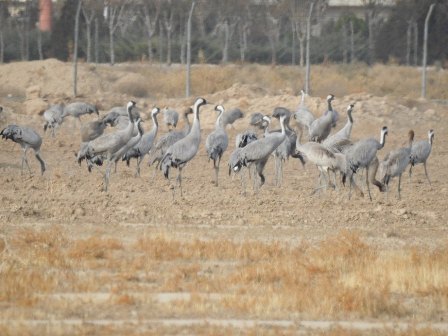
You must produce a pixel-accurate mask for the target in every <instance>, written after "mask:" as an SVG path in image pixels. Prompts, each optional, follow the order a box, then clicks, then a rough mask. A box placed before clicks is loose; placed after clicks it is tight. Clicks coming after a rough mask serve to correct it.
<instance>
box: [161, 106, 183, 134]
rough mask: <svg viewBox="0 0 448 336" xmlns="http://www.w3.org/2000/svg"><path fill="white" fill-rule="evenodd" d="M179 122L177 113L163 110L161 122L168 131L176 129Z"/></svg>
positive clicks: (167, 109)
mask: <svg viewBox="0 0 448 336" xmlns="http://www.w3.org/2000/svg"><path fill="white" fill-rule="evenodd" d="M178 121H179V113H177V111H175V110H172V109H169V108H168V107H165V108H164V110H163V122H164V123H165V125H166V126H167V127H168V131H171V130H172V129H173V128H176V126H177V122H178Z"/></svg>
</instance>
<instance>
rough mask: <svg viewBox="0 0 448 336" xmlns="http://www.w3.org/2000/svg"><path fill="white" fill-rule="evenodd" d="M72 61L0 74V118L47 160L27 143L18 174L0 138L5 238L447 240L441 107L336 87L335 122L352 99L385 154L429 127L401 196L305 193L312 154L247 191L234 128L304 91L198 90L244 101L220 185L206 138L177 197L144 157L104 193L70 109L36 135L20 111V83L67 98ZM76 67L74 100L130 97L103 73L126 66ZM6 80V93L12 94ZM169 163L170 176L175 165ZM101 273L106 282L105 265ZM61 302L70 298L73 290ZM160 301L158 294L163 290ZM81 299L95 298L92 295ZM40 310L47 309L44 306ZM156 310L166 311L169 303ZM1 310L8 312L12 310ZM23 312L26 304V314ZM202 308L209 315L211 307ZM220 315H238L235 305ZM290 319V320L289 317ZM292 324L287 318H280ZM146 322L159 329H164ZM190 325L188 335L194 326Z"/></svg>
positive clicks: (230, 101) (363, 132)
mask: <svg viewBox="0 0 448 336" xmlns="http://www.w3.org/2000/svg"><path fill="white" fill-rule="evenodd" d="M69 69H70V67H69V65H66V64H60V63H59V62H56V61H54V62H53V63H52V62H50V61H46V62H30V63H15V64H9V65H2V66H0V78H1V79H2V82H4V83H6V85H5V87H4V88H3V89H2V92H1V94H2V97H0V104H1V105H2V106H4V108H5V110H4V112H3V113H2V114H1V115H0V126H1V127H2V128H3V127H4V126H5V125H7V124H10V123H18V124H21V125H28V126H31V127H34V128H35V129H36V130H38V132H39V133H40V134H41V135H42V136H43V139H44V143H43V146H42V156H43V158H44V159H45V161H46V163H47V168H48V170H47V171H46V172H45V174H44V176H39V174H38V171H39V169H38V167H39V166H38V162H37V161H36V160H35V159H34V157H33V155H32V153H31V151H30V153H29V154H28V155H29V161H30V164H31V166H32V169H33V172H34V174H33V175H32V176H30V175H29V174H28V173H27V172H25V174H23V175H21V172H20V159H21V154H22V152H21V150H20V147H19V146H18V145H17V144H14V143H12V142H10V141H6V142H5V141H2V142H1V146H0V186H1V187H0V191H1V192H0V199H1V200H0V204H1V207H0V222H1V223H2V224H1V225H0V237H2V238H3V239H4V240H5V241H6V242H7V241H8V239H9V238H10V237H15V236H17V234H18V233H20V230H22V229H23V228H28V229H32V230H37V231H39V230H42V229H45V228H47V229H48V228H54V227H57V228H58V230H61V233H62V234H63V235H65V236H67V237H70V238H71V239H73V240H77V239H78V240H79V239H86V238H89V237H92V236H95V237H101V238H104V239H106V238H112V239H116V240H117V241H119V242H120V243H122V244H124V245H125V246H126V245H128V244H134V243H135V242H136V241H137V240H138V239H139V238H141V237H154V236H164V237H169V239H172V240H179V241H194V240H222V239H228V240H231V241H234V242H246V241H253V240H254V241H260V242H266V243H272V242H280V243H281V244H287V245H290V246H298V245H300V244H303V243H307V244H311V245H314V244H318V243H319V242H322V241H324V240H326V239H328V238H330V237H334V236H336V235H338V234H339V233H340V232H341V231H350V232H356V233H357V234H358V235H359V236H360V237H361V238H362V240H363V241H364V242H366V243H367V244H368V245H370V246H374V247H375V248H379V249H381V250H386V251H389V250H390V251H394V250H400V249H404V248H410V247H414V248H416V249H423V250H435V249H437V248H439V247H441V246H446V244H447V243H448V226H447V223H448V212H447V206H448V203H447V199H448V182H447V179H446V173H447V164H448V151H447V149H446V148H448V130H447V127H448V107H447V106H446V105H443V104H440V103H434V102H430V101H425V100H418V99H411V98H401V97H392V96H384V97H376V96H372V95H370V94H368V93H355V94H351V95H346V96H343V97H336V100H335V104H334V105H335V108H336V109H337V110H338V111H339V112H340V114H341V120H340V121H339V123H338V126H337V128H338V129H339V128H340V127H342V126H343V125H344V124H345V120H346V118H345V113H344V111H345V109H346V106H347V105H348V103H350V102H356V105H355V109H354V112H353V117H354V120H355V124H354V127H353V133H352V138H353V139H361V138H364V137H370V136H373V137H379V133H380V129H381V127H382V126H383V125H387V126H388V127H389V136H388V138H387V142H386V146H385V148H384V149H383V150H381V152H380V153H379V158H380V159H381V158H382V157H384V156H385V155H386V154H387V153H388V152H389V151H390V150H391V149H393V148H397V147H399V146H401V145H402V144H403V143H405V141H406V136H407V132H408V130H409V129H413V130H414V131H415V134H416V138H417V140H420V139H427V132H428V130H429V129H434V130H435V140H434V146H433V151H432V153H431V157H430V159H429V161H428V171H429V174H430V177H431V180H432V187H430V186H429V184H428V183H427V181H426V179H425V175H424V172H423V166H417V167H416V168H415V169H414V175H413V178H412V181H409V179H408V175H407V173H406V174H405V176H403V181H402V199H401V200H398V199H397V196H396V181H394V182H393V183H392V186H391V190H390V193H389V195H388V196H387V195H386V194H384V193H380V192H379V191H378V190H376V189H373V188H372V197H373V201H370V200H369V199H368V198H367V197H363V198H362V197H360V196H358V195H354V196H353V197H352V199H351V200H349V199H348V189H347V188H344V187H342V186H341V188H340V190H330V189H329V190H327V191H324V192H322V193H320V194H316V195H313V196H311V195H310V194H311V192H312V191H313V188H314V186H315V184H316V179H317V176H318V172H317V169H316V167H314V166H312V165H311V164H307V165H306V166H305V168H303V167H302V166H301V164H300V162H299V161H297V160H294V159H290V160H289V161H288V162H286V163H285V165H284V178H283V186H282V187H276V186H274V184H273V162H269V164H268V166H267V168H266V173H267V174H266V177H267V183H266V184H265V185H264V186H263V187H262V188H261V190H260V191H259V192H258V193H254V192H253V191H252V189H251V188H250V185H249V188H248V193H247V194H246V195H243V194H242V193H241V183H240V180H239V178H238V176H235V177H229V175H228V168H227V160H228V156H229V154H230V152H231V151H232V150H233V149H234V146H235V145H234V142H235V141H234V140H235V136H236V134H237V133H238V132H241V131H243V130H245V129H247V128H248V116H249V115H250V114H251V113H252V112H258V111H260V112H263V113H267V114H269V113H271V112H272V110H273V109H274V108H275V107H277V106H284V107H287V108H290V109H291V110H294V109H295V108H296V107H297V105H298V102H299V98H298V97H297V96H294V95H292V94H290V93H279V92H274V93H273V92H268V91H266V90H264V89H263V88H260V87H258V86H257V85H256V83H254V84H253V85H243V84H235V85H233V86H232V87H230V88H228V89H226V90H223V91H219V92H216V93H213V94H208V93H204V95H203V96H204V97H205V98H206V99H207V100H209V101H210V102H211V103H213V104H218V103H219V104H223V105H224V106H225V107H226V108H232V107H240V108H241V109H242V110H243V111H244V112H245V114H246V118H245V119H243V120H239V121H237V122H235V124H234V128H228V134H229V136H230V146H229V150H228V151H227V152H226V153H225V154H224V157H223V160H222V169H221V171H220V175H219V178H220V185H219V187H216V186H215V185H214V184H213V183H212V177H213V170H212V163H211V162H208V160H207V157H206V153H205V148H204V145H203V144H202V145H201V148H200V151H199V153H198V155H197V156H196V157H195V158H194V160H192V161H191V162H190V163H189V164H188V166H187V167H186V168H185V169H184V175H183V177H184V179H183V187H184V197H180V195H179V194H176V196H175V199H174V200H173V198H172V190H171V189H170V183H169V182H168V181H167V180H165V179H164V178H163V176H162V174H161V173H160V172H159V171H158V172H157V173H156V175H155V176H153V175H154V168H153V167H150V168H148V167H147V165H146V162H145V164H144V165H143V169H142V175H141V177H140V178H135V177H134V169H135V162H133V163H132V164H131V167H130V168H128V167H126V166H125V165H124V164H123V163H120V164H119V166H118V171H117V173H115V174H112V176H111V183H110V190H109V192H107V193H105V192H103V191H102V171H103V168H100V169H98V170H94V171H93V172H92V173H90V174H89V173H88V172H87V169H86V167H85V165H84V164H83V165H82V166H81V167H80V166H78V164H77V163H76V160H75V153H76V152H77V151H78V149H79V144H80V134H79V131H80V129H79V124H78V123H77V122H75V121H74V120H69V119H68V120H67V121H66V122H65V123H64V124H63V125H62V127H61V128H60V129H59V130H58V131H57V135H56V138H52V137H51V136H50V134H43V130H42V125H43V120H42V117H41V116H40V115H25V114H23V113H24V111H23V109H22V107H21V106H22V104H23V103H24V101H25V99H26V98H25V91H26V89H27V87H29V86H31V85H39V86H41V97H43V98H44V99H45V100H47V101H48V102H55V101H60V100H65V101H68V100H70V99H69V97H70V94H71V87H70V80H69V77H70V75H69V74H70V72H69ZM80 69H81V70H80V87H81V89H80V91H81V92H82V95H83V97H80V98H78V99H77V100H85V101H93V102H97V103H99V104H100V106H101V114H104V113H106V112H107V109H108V108H110V107H112V106H114V105H116V104H118V103H121V104H125V103H126V101H127V100H129V99H130V98H132V97H131V96H128V95H125V94H121V95H119V94H117V93H114V91H113V85H112V83H110V81H108V80H107V78H109V77H110V78H114V79H115V80H118V79H119V78H121V77H122V76H125V74H122V72H123V70H122V69H119V70H109V69H107V70H103V69H96V70H94V69H93V68H89V67H88V66H87V65H83V66H81V68H80ZM105 73H106V75H105ZM106 77H107V78H106ZM131 77H132V76H131ZM5 78H7V79H8V80H7V82H5ZM403 80H406V79H405V78H403ZM8 90H9V91H11V92H10V93H8ZM8 94H9V96H8ZM323 98H324V97H310V98H309V99H308V100H307V103H308V105H309V106H310V108H311V109H312V110H313V111H314V112H315V113H317V114H320V113H321V112H323V111H324V109H325V101H324V99H323ZM137 101H138V104H139V106H140V107H141V108H142V110H143V111H144V113H145V115H146V118H147V117H148V115H149V111H150V108H151V107H152V106H153V105H158V106H161V107H162V106H164V105H169V106H170V107H173V108H176V109H178V110H181V109H182V108H183V107H185V106H188V105H190V104H191V102H192V100H191V99H182V98H177V99H176V98H170V99H168V98H161V99H160V100H155V99H153V98H138V100H137ZM213 106H214V105H207V106H206V107H204V108H203V110H202V111H201V126H202V139H203V141H202V143H204V142H205V138H206V136H207V135H208V133H210V132H211V131H212V129H213V123H214V121H215V118H216V114H215V112H214V111H213ZM93 119H94V116H84V117H83V118H82V121H83V122H87V121H90V120H93ZM161 119H162V118H160V120H161ZM150 124H151V123H150V121H149V120H147V122H146V123H145V125H144V127H145V128H146V129H149V128H150V127H151V126H150ZM161 124H162V125H161V128H160V132H159V135H160V134H163V133H165V132H166V127H165V126H164V125H163V123H161ZM178 127H183V125H182V124H181V125H179V126H178ZM145 161H146V160H145ZM271 161H272V160H271ZM172 173H173V175H172V178H174V177H175V173H176V171H172ZM1 242H2V241H1V240H0V243H1ZM0 248H1V245H0ZM180 263H181V261H180ZM201 267H202V265H201ZM110 271H114V270H113V269H110ZM98 281H101V277H100V275H98ZM53 299H54V300H56V299H57V298H53ZM53 299H52V300H53ZM59 299H60V298H59ZM65 300H66V302H67V303H66V304H67V305H70V302H71V299H67V298H65ZM151 300H153V299H151ZM157 300H159V301H161V300H162V301H163V300H165V297H159V298H158V299H157ZM176 300H188V298H176V299H173V300H171V299H168V300H166V301H164V304H165V305H169V304H170V303H172V302H177V301H176ZM211 300H213V299H211ZM75 301H76V302H77V303H76V305H78V304H79V302H82V301H83V300H82V299H79V298H77V299H76V300H75ZM85 302H86V304H87V302H92V301H91V299H89V298H87V299H86V301H85ZM0 303H1V302H0ZM159 303H160V302H159ZM11 309H14V304H9V305H8V304H5V305H3V306H0V315H1V314H2V313H1V311H2V310H3V313H5V312H6V310H8V311H11ZM17 309H19V310H23V309H24V308H17ZM27 309H32V308H27ZM27 309H25V310H24V311H26V310H27ZM39 309H40V310H39V311H41V312H43V311H44V308H43V307H42V306H41V307H40V308H39ZM79 309H80V308H78V310H79ZM120 311H121V313H122V314H123V315H122V317H121V318H122V319H124V320H126V319H129V320H132V319H137V318H138V314H139V313H138V312H139V307H138V305H137V306H133V307H132V308H130V309H124V310H120ZM163 311H165V312H168V311H169V309H163ZM135 312H137V313H135ZM86 314H87V315H89V313H86ZM3 315H4V318H6V316H8V314H3ZM19 315H20V314H19ZM37 315H39V316H38V317H36V318H37V319H45V320H46V319H51V317H50V315H49V314H46V313H41V314H37ZM98 315H101V316H98V317H97V315H96V314H91V315H89V318H90V319H94V318H97V319H100V320H101V319H106V320H107V319H108V316H107V314H106V316H102V314H98ZM162 315H163V314H162ZM24 316H29V314H28V313H24ZM31 316H32V315H31ZM31 316H29V317H27V318H30V317H31ZM157 317H158V318H160V319H161V318H179V319H184V318H188V317H190V316H188V314H187V315H186V316H183V315H173V316H171V315H170V314H168V315H166V316H157ZM193 317H194V316H193ZM199 317H205V318H206V317H207V314H206V313H205V314H204V315H203V316H199ZM226 317H228V318H231V319H238V318H239V316H234V315H232V316H226ZM246 317H247V316H243V318H246ZM440 317H443V318H448V316H447V315H446V311H445V313H441V314H437V318H436V319H435V320H431V321H430V322H433V323H437V322H440V319H439V318H440ZM16 318H17V316H16ZM60 318H63V316H60ZM81 318H82V317H81ZM286 319H287V320H289V317H286ZM386 319H387V318H386ZM280 320H282V319H281V318H280ZM381 320H382V319H381V318H380V319H379V321H381ZM111 323H112V322H111ZM170 326H172V325H170ZM211 326H213V323H211ZM90 327H91V326H90ZM167 327H168V326H167ZM209 327H210V325H209ZM237 327H239V325H237ZM279 327H282V326H279ZM290 327H291V326H290V325H289V324H288V323H286V325H285V328H290ZM112 329H113V328H112ZM143 329H144V328H143ZM324 329H325V328H324ZM0 330H1V329H0ZM8 330H9V331H11V330H12V329H11V330H10V329H8ZM62 330H64V329H63V328H62ZM86 330H88V329H86ZM161 330H163V329H161ZM167 330H168V329H167ZM72 331H73V330H72ZM134 331H135V330H134ZM153 331H155V332H156V333H157V331H159V332H160V329H154V330H153ZM177 331H179V330H178V329H176V330H175V331H174V332H173V333H176V332H177ZM190 331H191V332H192V333H195V329H192V330H190ZM196 331H197V330H196ZM135 332H136V333H138V331H135ZM62 333H63V332H62ZM75 333H76V330H75ZM217 333H219V331H218V332H217Z"/></svg>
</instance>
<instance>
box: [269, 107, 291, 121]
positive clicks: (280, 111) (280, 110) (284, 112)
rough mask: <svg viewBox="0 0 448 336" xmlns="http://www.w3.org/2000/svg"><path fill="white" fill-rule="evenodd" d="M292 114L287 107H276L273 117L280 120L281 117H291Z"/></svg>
mask: <svg viewBox="0 0 448 336" xmlns="http://www.w3.org/2000/svg"><path fill="white" fill-rule="evenodd" d="M290 115H291V112H290V111H289V110H288V109H287V108H286V107H276V108H275V109H274V112H273V113H272V117H274V118H277V119H279V118H280V117H281V116H285V117H289V116H290Z"/></svg>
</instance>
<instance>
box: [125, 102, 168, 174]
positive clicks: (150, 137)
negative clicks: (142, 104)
mask: <svg viewBox="0 0 448 336" xmlns="http://www.w3.org/2000/svg"><path fill="white" fill-rule="evenodd" d="M159 113H160V109H159V108H158V107H154V108H153V109H152V111H151V119H152V129H151V130H150V131H149V132H147V133H145V134H143V136H142V138H141V139H140V141H139V142H138V144H136V145H135V146H134V147H132V148H131V149H129V150H128V151H127V152H126V154H125V155H124V156H123V161H126V164H127V165H128V166H129V161H130V160H131V159H132V158H137V167H136V170H135V176H140V164H141V163H142V161H143V159H144V157H145V155H146V154H148V152H149V151H150V150H151V147H152V145H153V143H154V140H155V138H156V136H157V131H158V129H159V123H158V122H157V115H158V114H159Z"/></svg>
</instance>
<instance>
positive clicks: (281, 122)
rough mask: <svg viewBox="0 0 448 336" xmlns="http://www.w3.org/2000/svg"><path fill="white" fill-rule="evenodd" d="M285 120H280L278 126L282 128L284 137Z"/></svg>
mask: <svg viewBox="0 0 448 336" xmlns="http://www.w3.org/2000/svg"><path fill="white" fill-rule="evenodd" d="M285 119H286V118H284V117H283V118H280V126H281V128H282V135H286V127H285Z"/></svg>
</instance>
